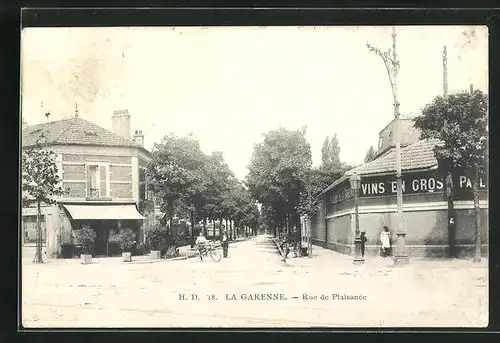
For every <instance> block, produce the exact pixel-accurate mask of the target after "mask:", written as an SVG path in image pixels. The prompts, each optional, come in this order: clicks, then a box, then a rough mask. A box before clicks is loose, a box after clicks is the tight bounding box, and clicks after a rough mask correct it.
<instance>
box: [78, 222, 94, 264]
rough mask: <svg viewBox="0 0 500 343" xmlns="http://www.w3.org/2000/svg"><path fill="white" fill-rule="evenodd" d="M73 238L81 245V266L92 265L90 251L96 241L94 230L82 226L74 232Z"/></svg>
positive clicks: (87, 226) (88, 226)
mask: <svg viewBox="0 0 500 343" xmlns="http://www.w3.org/2000/svg"><path fill="white" fill-rule="evenodd" d="M75 236H76V239H77V240H78V242H79V243H80V244H81V245H82V254H81V255H80V259H81V262H82V264H90V263H92V250H93V248H94V243H95V240H96V233H95V230H94V229H92V227H90V225H82V227H81V228H79V229H77V230H75Z"/></svg>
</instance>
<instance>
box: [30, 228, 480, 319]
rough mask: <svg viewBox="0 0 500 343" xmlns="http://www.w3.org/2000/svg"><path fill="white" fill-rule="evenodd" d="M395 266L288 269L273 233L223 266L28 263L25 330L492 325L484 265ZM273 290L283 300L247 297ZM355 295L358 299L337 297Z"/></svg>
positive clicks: (325, 256) (244, 246)
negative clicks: (194, 295) (67, 328)
mask: <svg viewBox="0 0 500 343" xmlns="http://www.w3.org/2000/svg"><path fill="white" fill-rule="evenodd" d="M289 256H293V253H291V254H290V255H289ZM391 262H392V261H391V260H389V259H387V260H384V259H382V258H378V257H377V258H370V259H368V260H367V261H366V263H365V264H364V265H361V266H354V265H353V264H352V260H351V257H350V256H345V255H341V254H338V253H336V252H333V251H329V250H325V249H323V248H320V247H316V246H315V247H314V250H313V257H312V258H307V257H304V258H289V259H288V260H287V262H282V261H281V259H280V255H279V253H278V250H277V248H276V246H275V245H274V243H273V241H272V240H271V238H270V237H269V236H257V237H255V238H252V239H249V240H247V241H243V242H238V243H237V244H231V245H230V247H229V258H227V259H223V260H222V261H221V262H219V263H217V262H214V261H212V260H206V261H204V262H200V261H198V260H197V259H196V258H190V259H185V260H177V261H164V260H163V261H161V262H157V263H122V262H121V260H120V259H118V258H107V259H105V258H103V259H94V261H93V263H92V264H90V265H81V264H80V263H79V261H78V260H50V261H48V262H47V263H45V264H43V265H38V264H32V263H31V260H30V259H27V258H24V259H23V270H22V272H23V279H22V282H23V284H22V292H23V293H22V318H23V320H22V323H23V326H24V327H30V328H31V327H110V328H112V327H391V326H401V327H412V326H422V327H443V326H444V327H484V326H486V325H487V323H488V317H487V316H488V301H487V299H488V269H487V260H484V261H483V262H481V263H480V264H473V263H471V262H469V261H466V260H432V261H429V260H417V259H412V260H411V261H410V265H407V266H404V267H392V265H391ZM267 293H273V294H275V293H276V294H283V296H284V297H285V298H286V300H248V299H249V298H252V299H255V298H257V297H262V296H255V294H259V295H260V294H267ZM193 294H196V295H197V297H198V300H192V298H193ZM335 294H336V295H337V297H336V299H335V300H333V299H332V298H333V297H334V295H335ZM183 295H184V296H183ZM322 295H325V296H328V298H329V299H328V300H326V299H321V296H322ZM349 296H356V297H358V298H359V299H358V300H352V299H351V300H340V299H341V298H343V297H349ZM182 297H184V298H185V299H187V300H181V298H182ZM294 297H297V299H294ZM315 297H316V298H315ZM210 298H212V300H210ZM305 298H307V300H305ZM229 299H236V300H229ZM244 299H247V300H244Z"/></svg>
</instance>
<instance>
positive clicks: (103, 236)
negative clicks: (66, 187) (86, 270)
mask: <svg viewBox="0 0 500 343" xmlns="http://www.w3.org/2000/svg"><path fill="white" fill-rule="evenodd" d="M54 208H55V209H57V210H58V211H59V215H58V220H57V221H56V222H54V223H53V225H52V226H51V228H50V230H49V231H48V233H49V235H48V236H49V239H48V247H47V248H48V250H50V251H51V252H53V251H54V250H56V251H57V256H60V257H70V256H68V255H71V250H72V248H73V247H74V246H75V245H76V244H78V241H77V239H76V235H75V230H78V229H79V228H81V227H82V226H83V225H89V226H90V227H92V228H93V229H94V230H95V232H96V241H95V245H94V255H96V256H114V255H116V254H119V253H120V250H119V243H118V234H119V231H120V230H121V229H125V228H130V229H132V230H134V232H136V240H137V242H142V241H143V235H144V234H143V233H142V232H141V227H142V223H143V220H144V219H145V218H144V217H143V216H142V215H141V214H140V213H139V212H138V211H137V208H136V205H135V203H121V204H117V203H110V204H81V203H80V204H68V203H61V204H59V205H56V206H54Z"/></svg>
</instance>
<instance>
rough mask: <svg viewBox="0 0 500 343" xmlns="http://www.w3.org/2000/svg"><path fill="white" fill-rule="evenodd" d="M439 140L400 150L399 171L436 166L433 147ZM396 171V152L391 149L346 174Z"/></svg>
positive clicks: (417, 143)
mask: <svg viewBox="0 0 500 343" xmlns="http://www.w3.org/2000/svg"><path fill="white" fill-rule="evenodd" d="M439 142H440V141H439V140H437V139H430V140H427V139H425V140H420V141H418V142H416V143H413V144H411V145H408V146H406V147H404V148H402V149H401V170H403V171H404V170H415V169H427V168H431V167H434V166H436V165H437V160H436V157H434V147H435V146H436V145H437V144H439ZM395 171H396V150H395V149H392V150H390V151H389V152H388V153H387V154H385V155H382V156H380V157H379V158H377V159H376V160H373V161H371V162H369V163H366V164H364V165H361V166H359V167H357V168H354V169H351V170H349V171H348V172H347V173H346V174H347V175H351V174H352V173H353V172H357V173H358V174H360V175H369V174H381V173H388V172H395Z"/></svg>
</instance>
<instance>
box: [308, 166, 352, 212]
mask: <svg viewBox="0 0 500 343" xmlns="http://www.w3.org/2000/svg"><path fill="white" fill-rule="evenodd" d="M343 173H344V171H343V170H338V171H336V172H331V171H326V170H324V169H322V168H313V169H311V170H310V171H309V172H308V173H307V180H306V188H305V190H304V192H303V193H302V197H301V199H300V207H299V212H300V214H301V215H303V216H305V217H307V218H309V219H311V218H312V217H313V216H314V215H315V214H316V212H317V211H318V210H319V206H320V205H321V199H320V198H319V194H320V193H321V192H322V191H323V190H324V189H325V188H327V187H328V186H330V185H331V184H332V183H333V182H335V180H337V179H338V178H340V177H341V176H342V175H343Z"/></svg>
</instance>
